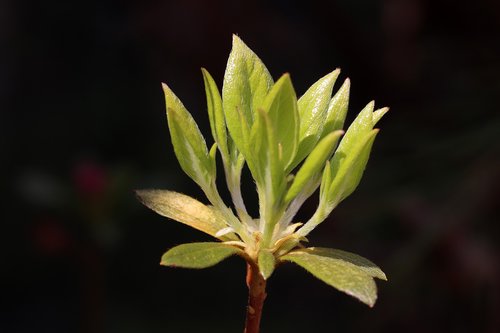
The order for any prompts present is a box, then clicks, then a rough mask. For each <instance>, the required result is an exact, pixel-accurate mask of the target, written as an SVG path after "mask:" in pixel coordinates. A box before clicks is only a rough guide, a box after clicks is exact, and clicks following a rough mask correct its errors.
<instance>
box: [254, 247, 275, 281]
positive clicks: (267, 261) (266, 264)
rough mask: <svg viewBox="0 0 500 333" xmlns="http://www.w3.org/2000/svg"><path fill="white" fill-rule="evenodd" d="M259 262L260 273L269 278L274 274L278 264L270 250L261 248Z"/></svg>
mask: <svg viewBox="0 0 500 333" xmlns="http://www.w3.org/2000/svg"><path fill="white" fill-rule="evenodd" d="M258 263H259V270H260V273H261V274H262V276H263V277H264V279H266V280H267V279H268V278H269V277H270V276H271V274H273V271H274V266H275V265H276V260H275V258H274V255H273V254H272V253H271V252H270V251H267V250H261V251H260V252H259V258H258Z"/></svg>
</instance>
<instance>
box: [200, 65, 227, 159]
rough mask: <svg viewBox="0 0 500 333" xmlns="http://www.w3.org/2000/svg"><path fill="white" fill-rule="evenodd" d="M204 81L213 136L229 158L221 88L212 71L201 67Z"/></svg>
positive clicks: (224, 155) (223, 153) (223, 154)
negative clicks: (211, 73)
mask: <svg viewBox="0 0 500 333" xmlns="http://www.w3.org/2000/svg"><path fill="white" fill-rule="evenodd" d="M201 71H202V73H203V81H204V83H205V94H206V97H207V108H208V118H209V120H210V129H211V130H212V136H213V138H214V140H215V142H216V143H217V146H218V147H219V150H220V151H221V154H222V157H223V158H224V159H229V149H228V145H227V132H226V121H225V120H224V111H223V109H222V99H221V96H220V93H219V89H218V88H217V85H216V84H215V81H214V79H213V78H212V76H211V75H210V73H209V72H208V71H207V70H206V69H205V68H202V69H201Z"/></svg>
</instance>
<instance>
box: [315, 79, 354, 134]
mask: <svg viewBox="0 0 500 333" xmlns="http://www.w3.org/2000/svg"><path fill="white" fill-rule="evenodd" d="M350 86H351V82H350V80H349V79H346V80H345V82H344V84H343V85H342V87H340V89H339V91H337V93H336V94H335V95H334V96H333V98H332V100H331V101H330V104H329V105H328V110H327V111H326V117H325V125H324V127H323V133H322V134H321V137H325V136H327V135H328V134H329V133H331V132H333V131H337V130H341V129H342V128H343V127H344V121H345V117H346V115H347V109H348V108H349V89H350Z"/></svg>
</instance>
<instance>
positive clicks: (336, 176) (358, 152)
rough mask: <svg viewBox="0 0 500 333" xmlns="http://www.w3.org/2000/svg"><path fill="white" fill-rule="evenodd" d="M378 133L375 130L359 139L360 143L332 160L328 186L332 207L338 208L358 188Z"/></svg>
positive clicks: (356, 143) (336, 155)
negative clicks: (330, 179) (330, 180)
mask: <svg viewBox="0 0 500 333" xmlns="http://www.w3.org/2000/svg"><path fill="white" fill-rule="evenodd" d="M378 131H379V130H378V129H374V130H372V131H371V132H369V133H368V134H366V135H365V136H364V137H358V138H357V140H358V142H355V145H354V147H352V148H350V149H349V150H348V151H346V152H345V151H340V152H339V150H337V151H336V152H335V155H334V156H333V158H332V160H331V177H332V182H331V183H330V184H329V185H327V186H328V188H329V190H328V203H329V204H330V205H333V206H336V205H337V204H338V203H339V202H340V201H342V200H344V199H345V198H346V197H348V196H349V195H350V194H351V193H352V192H353V191H354V190H355V189H356V187H357V186H358V184H359V182H360V181H361V177H362V175H363V172H364V170H365V167H366V163H367V162H368V158H369V156H370V151H371V149H372V146H373V141H374V140H375V137H376V136H377V133H378ZM339 149H340V148H339Z"/></svg>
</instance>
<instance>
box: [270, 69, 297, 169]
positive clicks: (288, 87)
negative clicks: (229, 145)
mask: <svg viewBox="0 0 500 333" xmlns="http://www.w3.org/2000/svg"><path fill="white" fill-rule="evenodd" d="M262 108H263V109H264V110H265V111H267V113H268V115H269V118H270V119H271V122H272V123H273V124H274V125H275V130H276V135H275V136H276V140H277V142H278V146H279V158H280V160H281V161H282V164H283V165H288V164H290V163H292V161H293V159H294V157H295V154H296V153H297V148H298V139H299V112H298V108H297V96H296V95H295V90H294V89H293V85H292V81H291V80H290V75H289V74H284V75H283V76H282V77H281V78H280V79H279V80H278V81H276V83H275V84H274V86H273V87H272V89H271V91H269V94H268V95H267V97H266V98H265V100H264V103H263V106H262Z"/></svg>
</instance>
